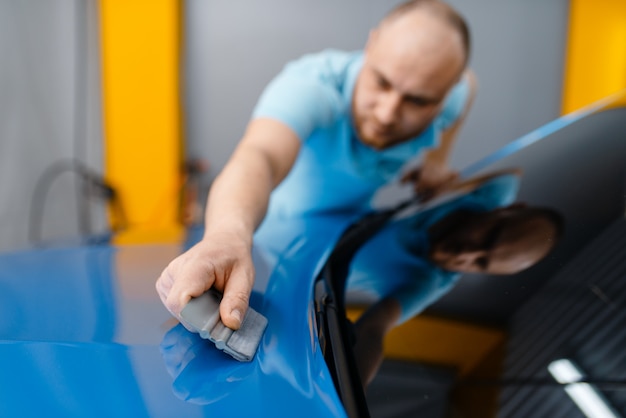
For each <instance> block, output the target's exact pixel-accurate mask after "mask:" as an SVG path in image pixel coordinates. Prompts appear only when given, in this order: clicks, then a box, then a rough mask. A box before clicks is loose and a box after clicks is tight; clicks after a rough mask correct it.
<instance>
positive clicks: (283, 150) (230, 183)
mask: <svg viewBox="0 0 626 418" xmlns="http://www.w3.org/2000/svg"><path fill="white" fill-rule="evenodd" d="M299 146H300V142H299V140H298V138H297V137H296V136H295V133H293V131H291V130H290V129H289V128H288V127H286V126H285V125H283V124H281V123H280V122H277V121H274V120H269V119H261V120H255V121H253V122H252V123H251V124H250V126H249V128H248V130H247V132H246V135H245V136H244V138H243V139H242V141H241V143H240V144H239V146H238V147H237V149H236V150H235V152H234V154H233V156H232V157H231V159H230V161H229V162H228V164H227V165H226V167H224V170H222V172H221V173H220V175H219V176H218V177H217V179H216V180H215V182H214V184H213V187H212V188H211V191H210V193H209V198H208V202H207V210H206V215H205V237H206V236H207V235H209V234H215V233H224V232H228V233H234V234H237V235H238V236H240V237H241V238H242V239H244V240H246V242H248V243H251V240H252V235H253V234H254V231H255V229H256V228H257V227H258V226H259V224H260V223H261V221H262V220H263V217H264V216H265V213H266V211H267V206H268V203H269V196H270V193H271V192H272V190H273V189H274V188H275V187H276V186H277V185H278V184H279V183H280V182H281V181H282V179H283V178H284V177H285V176H286V175H287V173H288V172H289V170H291V167H292V165H293V163H294V161H295V159H296V156H297V153H298V150H299Z"/></svg>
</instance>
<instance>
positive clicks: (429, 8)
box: [379, 0, 471, 64]
mask: <svg viewBox="0 0 626 418" xmlns="http://www.w3.org/2000/svg"><path fill="white" fill-rule="evenodd" d="M415 12H418V13H423V14H426V15H428V16H429V17H430V18H432V19H435V20H438V21H439V22H441V23H443V24H445V25H446V26H448V27H449V29H451V30H452V31H454V32H455V33H456V34H457V35H458V36H459V40H460V42H461V46H462V48H463V54H464V63H465V64H467V61H468V59H469V55H470V49H471V47H470V46H471V37H470V31H469V27H468V25H467V22H466V21H465V19H464V18H463V17H462V16H461V15H460V14H459V13H458V12H457V11H456V10H455V9H454V8H452V7H451V6H450V5H448V4H446V3H444V2H442V1H439V0H409V1H407V2H405V3H401V4H400V5H398V6H396V7H395V8H393V9H392V10H391V11H390V12H389V13H388V14H387V15H386V16H385V17H384V18H383V20H382V21H381V22H380V25H379V27H380V28H384V27H386V26H390V25H391V24H393V23H394V22H396V21H397V20H398V19H399V18H401V17H406V16H407V15H410V14H411V13H415Z"/></svg>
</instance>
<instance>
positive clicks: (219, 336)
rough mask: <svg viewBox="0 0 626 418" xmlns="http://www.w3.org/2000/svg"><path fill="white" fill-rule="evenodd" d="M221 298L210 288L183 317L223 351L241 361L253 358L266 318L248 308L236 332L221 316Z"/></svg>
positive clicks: (183, 313) (193, 300) (191, 304)
mask: <svg viewBox="0 0 626 418" xmlns="http://www.w3.org/2000/svg"><path fill="white" fill-rule="evenodd" d="M220 300H222V295H220V294H219V293H218V292H217V291H215V290H209V291H207V292H205V293H204V294H202V295H201V296H198V297H197V298H193V299H191V300H190V301H189V303H188V304H187V305H186V306H185V308H184V309H183V310H182V312H181V313H180V316H181V317H182V318H183V319H184V320H185V322H186V323H187V325H188V326H189V327H191V328H192V329H194V330H195V331H197V332H198V333H199V334H200V336H201V337H202V338H205V339H208V340H210V341H212V342H213V343H214V344H215V346H216V347H217V348H219V349H220V350H223V351H224V352H225V353H227V354H230V355H231V356H232V357H234V358H235V359H237V360H239V361H251V360H252V359H253V358H254V354H255V353H256V350H257V347H258V346H259V343H260V342H261V337H262V336H263V332H264V331H265V327H266V326H267V318H265V317H264V316H263V315H261V314H260V313H258V312H257V311H255V310H254V309H252V308H251V307H248V311H247V312H246V315H245V316H244V318H243V321H242V323H241V327H240V328H239V329H238V330H236V331H233V330H232V329H230V328H228V327H227V326H225V325H224V324H223V323H222V320H221V319H220V312H219V309H220Z"/></svg>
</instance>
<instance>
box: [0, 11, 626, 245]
mask: <svg viewBox="0 0 626 418" xmlns="http://www.w3.org/2000/svg"><path fill="white" fill-rule="evenodd" d="M126 3H129V2H126ZM397 3H399V2H398V1H375V0H367V1H357V0H345V1H342V2H336V1H329V0H323V1H316V2H310V1H304V0H298V1H293V0H266V1H264V2H262V3H260V2H254V1H247V2H245V3H241V2H228V1H224V0H219V1H217V0H216V1H210V2H209V1H202V0H187V1H184V2H178V1H174V0H158V1H147V0H143V1H134V2H132V6H128V4H127V5H126V6H124V2H123V1H116V0H102V1H95V0H85V1H80V0H55V1H52V2H41V1H36V0H21V1H19V2H18V1H5V2H0V54H2V55H0V56H2V57H3V65H2V66H0V109H1V111H0V119H1V123H0V162H1V163H2V164H1V165H0V196H1V198H0V202H1V203H0V226H1V229H2V232H3V233H2V235H0V251H16V250H20V249H23V248H28V247H31V246H33V245H38V244H41V243H42V242H48V241H58V240H69V241H72V240H75V239H76V238H78V237H80V236H81V235H83V234H85V233H98V232H106V231H108V230H109V228H110V224H111V221H112V217H114V216H113V215H111V214H108V213H107V211H106V205H105V203H104V199H103V198H102V196H101V195H102V193H100V192H99V190H100V189H98V184H92V185H91V187H90V188H87V189H86V188H85V185H84V183H83V182H82V181H80V180H81V178H84V176H82V174H81V173H83V174H84V173H85V172H86V171H87V169H88V171H89V173H92V174H93V176H94V178H97V179H100V177H101V176H102V178H104V179H105V180H107V181H109V182H111V184H113V185H114V186H115V187H117V188H120V189H121V190H122V192H121V193H122V196H123V197H124V198H125V200H126V202H125V203H128V205H127V206H131V207H130V208H128V207H127V216H128V218H129V219H128V221H129V222H130V225H131V228H130V231H127V232H128V233H127V234H126V236H123V237H122V239H121V242H123V243H133V242H135V243H140V242H144V243H145V242H163V241H171V240H173V239H176V238H177V237H179V236H180V234H181V232H182V228H181V226H180V225H179V222H178V220H179V217H178V215H177V208H178V203H179V202H178V199H179V195H178V191H179V189H180V187H179V186H180V184H181V182H182V180H181V169H180V168H181V164H182V162H183V161H187V160H195V159H200V160H204V161H206V162H208V163H209V164H210V169H209V170H208V171H207V172H206V173H204V174H203V176H202V177H201V185H202V190H203V191H205V190H206V188H208V186H209V185H210V182H211V180H212V178H213V177H214V176H215V175H216V174H217V173H218V172H219V170H220V169H221V168H222V166H223V165H224V163H225V162H226V159H227V158H228V156H229V154H230V153H231V151H232V150H233V149H234V147H235V145H236V143H237V141H238V139H239V138H240V136H241V134H242V133H243V130H244V128H245V124H246V122H247V120H248V118H249V115H250V112H251V110H252V107H253V106H254V103H255V101H256V99H257V97H258V95H259V94H260V92H261V90H262V88H263V87H264V85H265V84H266V83H267V82H268V81H269V80H270V79H271V77H272V76H273V75H275V74H276V72H277V71H279V70H280V68H281V67H282V66H283V65H284V63H285V62H286V61H288V60H290V59H293V58H296V57H298V56H300V55H302V54H304V53H307V52H314V51H318V50H320V49H323V48H329V47H332V48H340V49H358V48H361V47H362V46H363V45H364V43H365V41H366V39H367V34H368V31H369V29H370V28H371V27H372V26H373V25H374V24H375V23H376V22H377V21H378V20H379V19H380V17H381V16H382V15H384V13H385V12H386V11H387V10H388V9H389V8H391V7H393V5H394V4H397ZM450 3H451V4H453V5H454V6H455V7H457V8H458V9H459V10H460V11H461V12H462V14H464V15H465V16H466V18H467V19H468V21H469V23H470V26H471V29H472V34H473V52H472V58H471V67H472V68H473V69H474V70H475V72H476V74H477V76H478V80H479V85H480V88H479V94H478V96H477V101H476V103H475V106H474V108H473V110H472V112H471V114H470V117H469V120H468V123H467V125H466V126H465V128H464V129H463V131H462V132H461V136H460V138H459V140H458V143H457V147H456V148H455V151H454V154H453V159H452V164H453V166H455V167H457V168H463V167H465V166H467V165H469V164H471V163H473V162H475V161H476V160H478V159H480V158H481V157H483V156H485V155H486V154H488V153H490V152H492V151H494V150H496V149H498V148H499V147H501V146H502V145H504V144H506V143H509V142H510V141H512V140H514V139H516V138H517V137H519V136H521V135H523V134H525V133H527V132H529V131H531V130H533V129H535V128H537V127H539V126H541V125H542V124H544V123H546V122H549V121H551V120H553V119H555V118H556V117H558V116H559V115H561V114H562V113H563V112H567V111H571V110H575V109H576V108H578V107H580V106H582V105H585V104H588V103H590V102H592V101H594V100H596V99H599V98H601V97H604V96H606V95H608V94H610V93H613V92H615V91H618V90H620V89H621V88H624V87H626V77H624V76H623V74H626V54H624V53H623V51H624V50H626V24H625V20H626V19H625V17H626V6H624V5H623V4H622V3H621V2H620V1H618V0H603V1H602V2H596V3H594V4H593V5H592V4H591V2H590V1H585V0H571V1H567V0H551V1H522V0H517V1H494V0H466V1H460V0H454V1H450ZM129 9H132V10H129ZM576 10H577V11H578V13H579V14H580V11H581V10H585V11H586V12H589V10H593V11H594V12H593V13H595V14H593V13H587V14H586V15H585V17H584V18H580V17H576V16H575V15H574V11H576ZM607 11H611V13H608V12H607ZM124 12H128V16H130V18H129V19H130V20H126V21H124V20H123V18H122V16H123V15H124ZM139 16H141V18H138V17H139ZM579 16H580V15H579ZM598 16H600V17H601V19H600V20H596V19H598ZM607 16H611V17H612V20H608V19H607ZM577 19H578V20H577ZM580 19H582V20H583V24H584V23H585V22H590V21H591V22H592V24H591V26H587V31H588V32H585V30H583V29H579V31H580V32H576V29H575V28H573V25H574V24H575V23H576V22H578V21H579V20H580ZM585 19H586V20H585ZM616 19H618V20H617V24H615V25H611V22H613V23H615V21H616ZM620 19H621V20H620ZM594 22H595V23H594ZM598 22H601V23H598ZM620 22H621V23H620ZM583 26H584V25H583ZM589 27H591V28H592V31H589ZM580 33H582V34H583V35H584V34H585V33H587V34H588V33H593V34H594V36H587V39H586V41H585V42H582V41H580V40H579V38H577V37H576V36H578V35H579V34H580ZM285 34H289V36H286V35H285ZM129 35H130V37H128V36H129ZM608 39H610V40H611V42H606V41H607V40H608ZM572 44H574V46H575V47H576V48H578V49H577V50H574V52H577V51H578V52H579V51H580V50H583V51H585V53H587V55H586V59H585V61H587V62H589V64H587V66H585V68H584V69H585V70H586V73H584V74H583V75H582V76H581V75H580V73H579V72H578V73H577V72H576V71H577V68H579V67H580V63H579V61H577V58H576V57H575V56H573V55H572V51H573V47H572ZM120 51H121V53H120ZM615 51H620V52H619V53H615ZM592 53H593V54H596V55H595V56H593V55H590V54H592ZM577 65H578V67H577ZM119 71H123V73H124V74H122V75H120V76H119V77H118V78H116V76H115V75H116V74H118V75H119V74H120V73H119ZM568 77H570V78H569V79H568ZM581 89H582V90H581ZM568 95H569V96H568ZM164 98H165V99H164ZM120 155H123V156H124V158H122V157H120ZM116 158H117V159H116ZM81 176H82V177H81ZM94 183H97V182H94ZM100 191H101V190H100ZM146 196H147V197H146ZM118 221H119V220H118Z"/></svg>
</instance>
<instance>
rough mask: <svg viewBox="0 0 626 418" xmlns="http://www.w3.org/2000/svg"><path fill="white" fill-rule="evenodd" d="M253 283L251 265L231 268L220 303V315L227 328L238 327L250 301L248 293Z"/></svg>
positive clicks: (252, 268)
mask: <svg viewBox="0 0 626 418" xmlns="http://www.w3.org/2000/svg"><path fill="white" fill-rule="evenodd" d="M253 284H254V267H252V265H250V266H247V267H241V268H238V269H235V270H233V272H232V273H231V276H230V277H229V278H228V281H227V282H226V286H225V288H224V297H223V298H222V301H221V303H220V317H221V318H222V322H223V323H224V325H226V326H227V327H228V328H231V329H235V330H236V329H239V327H240V326H241V323H242V322H243V318H244V316H245V315H246V311H247V310H248V305H249V303H250V293H251V292H252V285H253Z"/></svg>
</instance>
